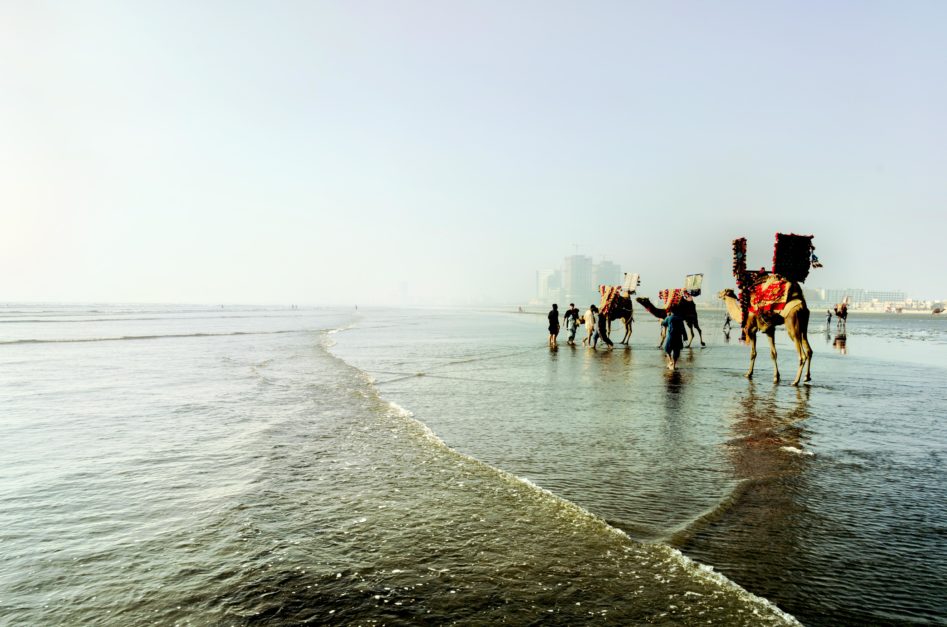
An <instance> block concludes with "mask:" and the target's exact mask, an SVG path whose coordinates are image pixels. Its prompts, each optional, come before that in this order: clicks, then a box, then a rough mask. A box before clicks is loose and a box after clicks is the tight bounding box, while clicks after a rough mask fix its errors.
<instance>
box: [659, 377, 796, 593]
mask: <svg viewBox="0 0 947 627" xmlns="http://www.w3.org/2000/svg"><path fill="white" fill-rule="evenodd" d="M810 390H811V388H810V387H809V386H803V387H799V388H795V389H793V390H792V395H793V396H794V397H795V398H794V399H792V398H791V397H790V402H791V405H787V403H786V400H787V399H786V397H785V393H784V392H785V391H784V390H781V389H780V388H779V387H775V386H769V385H761V384H757V383H754V382H753V381H750V382H749V384H748V389H747V391H746V393H745V395H743V397H742V398H740V399H739V400H738V402H737V404H736V405H735V407H734V409H733V412H732V418H733V422H732V433H733V436H734V437H733V438H732V439H731V440H730V441H728V442H727V443H726V444H725V445H724V446H725V447H726V455H727V457H728V459H729V460H730V463H731V464H732V466H733V471H734V475H735V477H736V478H737V479H738V480H740V481H741V483H740V484H739V485H738V486H737V488H736V489H735V490H734V493H733V495H732V496H731V497H730V498H729V499H728V500H727V501H726V502H724V503H722V504H721V506H720V508H719V509H718V511H717V512H715V513H714V515H712V516H708V517H707V521H706V525H705V526H704V527H703V528H701V529H699V530H696V531H694V532H693V533H692V534H689V535H688V536H679V537H678V538H676V540H677V542H678V544H679V546H680V548H681V549H682V550H683V551H685V552H686V553H687V554H688V555H690V556H692V557H694V558H696V559H698V560H700V561H704V562H706V563H711V564H715V565H717V566H719V568H720V570H721V571H722V572H724V574H726V575H727V576H729V577H731V578H734V579H735V580H736V581H738V582H744V583H746V582H753V586H752V591H753V592H754V593H756V594H762V595H763V596H766V595H767V594H769V593H772V592H774V591H777V590H778V591H779V595H778V596H779V598H782V599H784V600H785V599H786V598H788V597H795V596H797V595H801V594H802V592H801V590H797V589H796V587H795V586H796V584H795V583H794V581H798V578H796V577H795V576H794V574H793V572H794V569H793V564H792V560H787V556H802V555H804V553H805V551H806V547H807V543H806V541H805V529H802V528H800V526H799V525H798V524H797V521H799V520H802V519H803V518H804V517H802V516H800V514H801V513H803V512H804V509H805V508H804V506H803V505H802V504H801V501H802V499H801V498H800V495H801V494H804V493H805V491H806V490H807V489H808V488H807V486H806V471H807V470H808V468H809V466H810V464H811V463H812V460H813V459H814V457H813V456H812V454H811V453H810V452H809V451H807V450H806V449H807V446H806V442H807V440H808V431H807V429H806V426H805V422H806V420H807V419H808V418H809V396H810ZM781 392H782V393H781ZM780 397H781V398H780Z"/></svg>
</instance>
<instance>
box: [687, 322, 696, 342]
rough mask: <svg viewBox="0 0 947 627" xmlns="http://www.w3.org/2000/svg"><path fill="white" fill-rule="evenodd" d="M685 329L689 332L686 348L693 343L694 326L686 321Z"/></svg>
mask: <svg viewBox="0 0 947 627" xmlns="http://www.w3.org/2000/svg"><path fill="white" fill-rule="evenodd" d="M687 328H688V329H690V331H691V339H690V340H689V341H688V342H687V348H690V347H691V344H693V343H694V325H693V324H691V323H690V321H689V320H688V321H687Z"/></svg>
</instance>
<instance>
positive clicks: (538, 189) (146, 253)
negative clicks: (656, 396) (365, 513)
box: [0, 0, 947, 304]
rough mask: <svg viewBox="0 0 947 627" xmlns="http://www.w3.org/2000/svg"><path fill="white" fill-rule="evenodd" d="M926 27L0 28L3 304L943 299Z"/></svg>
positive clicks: (705, 12) (572, 7) (946, 220)
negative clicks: (715, 277)
mask: <svg viewBox="0 0 947 627" xmlns="http://www.w3.org/2000/svg"><path fill="white" fill-rule="evenodd" d="M945 116H947V2H943V1H940V0H937V1H932V2H913V1H909V2H900V1H891V2H871V1H868V0H862V1H858V2H835V1H828V2H799V1H798V0H792V1H787V2H779V1H774V2H758V1H752V2H719V3H718V2H703V1H693V2H673V1H672V2H633V1H621V2H556V1H548V0H543V1H541V2H539V1H536V2H532V1H520V0H514V1H509V0H503V1H500V2H489V1H483V0H478V1H476V2H460V1H449V2H438V1H434V0H430V1H425V2H413V1H411V2H405V1H397V0H385V1H382V2H366V1H360V0H352V1H341V0H340V1H338V2H315V1H313V2H298V3H294V2H285V1H281V2H262V1H261V2H234V1H226V2H207V1H187V2H168V1H157V0H156V1H152V2H135V1H134V0H123V1H120V2H119V1H116V2H85V1H63V2H20V1H16V0H3V1H2V3H0V264H2V268H3V272H2V273H0V301H17V300H51V301H63V300H65V301H161V302H209V303H217V302H222V303H223V302H239V303H258V302H259V303H300V304H303V303H313V304H335V303H346V304H348V303H353V302H357V303H360V304H361V303H364V304H371V303H399V302H406V303H418V304H425V303H426V304H437V303H451V304H464V303H495V302H507V303H518V302H524V301H525V300H527V299H528V298H529V297H531V296H532V295H533V293H534V280H535V270H536V269H539V268H545V267H554V266H557V265H559V264H560V263H561V260H562V257H564V256H565V255H567V254H571V253H572V252H574V251H576V250H578V251H579V252H583V253H585V254H588V255H591V256H593V257H595V258H596V259H598V258H601V257H603V256H605V257H607V258H609V259H611V260H613V261H615V262H617V263H619V264H621V265H622V267H623V269H625V270H633V271H636V272H640V273H641V275H642V287H643V288H644V291H645V292H648V293H650V292H656V291H657V290H658V289H660V288H662V287H668V286H674V285H678V284H680V283H681V280H682V278H683V275H684V274H685V273H687V272H699V271H705V272H707V271H708V268H709V266H710V264H711V263H712V260H713V259H717V260H718V263H719V262H720V261H724V262H726V261H728V260H729V256H730V249H729V242H730V240H731V239H732V238H734V237H737V236H741V235H746V236H747V237H748V238H749V253H750V264H751V265H763V264H765V265H767V266H768V265H770V263H771V257H772V244H773V234H774V233H775V232H776V231H785V232H797V233H807V234H808V233H813V234H815V236H816V239H815V244H816V248H817V254H818V255H819V256H820V258H821V259H822V260H823V262H824V263H825V268H824V269H822V270H817V271H814V272H813V274H812V275H811V276H810V280H809V281H808V282H807V285H809V286H811V287H820V286H824V287H844V286H852V287H865V288H870V289H904V290H906V291H908V293H909V295H913V296H915V297H944V296H947V279H945V275H944V268H945V263H944V260H945V256H947V254H945V253H947V245H945V241H947V236H945V227H947V217H945V209H947V117H945Z"/></svg>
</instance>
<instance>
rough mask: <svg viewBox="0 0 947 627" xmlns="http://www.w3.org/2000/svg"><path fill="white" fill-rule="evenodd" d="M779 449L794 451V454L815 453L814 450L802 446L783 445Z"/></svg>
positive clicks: (788, 451)
mask: <svg viewBox="0 0 947 627" xmlns="http://www.w3.org/2000/svg"><path fill="white" fill-rule="evenodd" d="M779 450H781V451H786V452H787V453H792V454H793V455H814V454H815V453H813V452H812V451H804V450H802V449H801V448H796V447H795V446H781V447H779Z"/></svg>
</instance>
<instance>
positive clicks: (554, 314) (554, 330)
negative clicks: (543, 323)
mask: <svg viewBox="0 0 947 627" xmlns="http://www.w3.org/2000/svg"><path fill="white" fill-rule="evenodd" d="M546 317H547V318H549V348H556V347H557V346H558V344H557V343H556V336H557V335H559V305H557V304H555V303H553V305H552V311H550V312H549V313H548V314H547V315H546Z"/></svg>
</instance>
